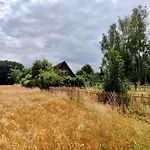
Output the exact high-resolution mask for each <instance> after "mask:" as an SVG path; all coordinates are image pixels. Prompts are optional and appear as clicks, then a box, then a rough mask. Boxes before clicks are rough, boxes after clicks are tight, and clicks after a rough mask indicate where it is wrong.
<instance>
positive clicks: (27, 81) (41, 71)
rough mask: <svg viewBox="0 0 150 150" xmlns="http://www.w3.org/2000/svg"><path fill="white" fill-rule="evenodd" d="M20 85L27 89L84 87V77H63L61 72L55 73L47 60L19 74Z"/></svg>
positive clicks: (37, 62) (36, 62) (36, 63)
mask: <svg viewBox="0 0 150 150" xmlns="http://www.w3.org/2000/svg"><path fill="white" fill-rule="evenodd" d="M18 79H19V81H20V84H21V85H22V86H25V87H30V88H31V87H39V88H41V89H49V88H50V87H56V86H79V87H81V86H84V80H83V78H82V77H79V76H77V77H70V76H62V74H61V72H58V71H57V72H55V71H54V69H53V67H52V65H51V64H50V63H49V62H48V61H47V60H42V61H40V60H37V61H35V62H34V63H33V66H32V67H31V68H25V69H23V70H22V72H21V73H20V74H19V76H18Z"/></svg>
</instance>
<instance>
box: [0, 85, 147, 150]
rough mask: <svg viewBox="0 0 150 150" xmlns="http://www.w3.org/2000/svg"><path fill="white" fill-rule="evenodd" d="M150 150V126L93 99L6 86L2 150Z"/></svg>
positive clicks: (0, 104) (1, 98)
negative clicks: (81, 98) (82, 99)
mask: <svg viewBox="0 0 150 150" xmlns="http://www.w3.org/2000/svg"><path fill="white" fill-rule="evenodd" d="M138 148H139V149H145V150H147V149H148V148H150V125H149V124H148V123H147V122H145V121H144V122H143V121H138V120H137V119H136V118H132V117H126V116H124V115H123V114H119V113H118V112H117V111H116V110H112V109H111V107H109V106H107V105H106V106H104V105H102V104H98V103H96V102H92V101H91V100H88V98H87V101H84V102H81V103H80V101H76V100H72V101H71V100H70V99H69V98H68V97H67V96H66V95H65V94H64V95H63V96H62V95H61V96H57V97H56V96H54V95H51V94H50V93H48V92H41V91H40V90H38V89H32V90H31V89H25V88H21V87H19V86H7V87H6V86H1V87H0V149H4V150H55V149H56V150H57V149H58V150H63V149H64V150H69V149H70V150H74V149H81V150H87V149H89V150H90V149H91V150H97V149H102V150H105V149H106V150H107V149H108V150H115V149H118V150H121V149H122V150H127V149H138Z"/></svg>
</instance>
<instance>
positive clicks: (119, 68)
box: [102, 49, 128, 93]
mask: <svg viewBox="0 0 150 150" xmlns="http://www.w3.org/2000/svg"><path fill="white" fill-rule="evenodd" d="M102 69H103V71H104V78H103V88H104V91H106V92H121V93H124V92H127V90H128V86H127V81H126V78H125V75H124V61H123V60H122V58H121V56H120V54H119V52H118V51H116V50H114V49H111V50H110V51H108V52H107V53H106V54H105V63H103V65H102Z"/></svg>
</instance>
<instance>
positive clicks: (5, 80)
mask: <svg viewBox="0 0 150 150" xmlns="http://www.w3.org/2000/svg"><path fill="white" fill-rule="evenodd" d="M23 68H24V66H23V65H22V64H21V63H18V62H14V61H8V60H3V61H0V84H1V85H6V84H13V83H14V82H13V81H12V79H11V75H10V73H11V72H12V71H13V70H20V71H21V70H22V69H23Z"/></svg>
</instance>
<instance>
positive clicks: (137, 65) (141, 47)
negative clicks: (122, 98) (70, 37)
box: [100, 6, 150, 84]
mask: <svg viewBox="0 0 150 150" xmlns="http://www.w3.org/2000/svg"><path fill="white" fill-rule="evenodd" d="M147 25H148V13H147V11H146V7H142V6H139V7H137V8H134V9H133V11H132V15H130V16H126V17H125V18H123V19H121V18H119V20H118V24H113V25H111V26H110V29H109V31H108V34H107V35H105V34H103V36H102V41H101V42H100V44H101V51H102V52H103V53H104V54H105V53H107V52H108V51H109V50H110V49H111V48H114V49H115V50H117V51H118V52H119V54H120V56H121V57H122V59H123V60H124V63H125V66H124V68H125V69H124V71H125V75H126V77H127V78H128V79H129V80H130V81H131V82H133V83H134V84H137V82H138V81H140V80H141V78H142V77H143V76H146V73H147V71H148V70H147V69H148V65H149V64H150V63H149V54H150V44H149V43H150V42H149V40H148V29H147ZM104 62H105V58H104Z"/></svg>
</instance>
